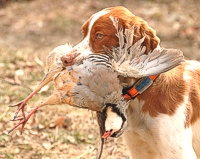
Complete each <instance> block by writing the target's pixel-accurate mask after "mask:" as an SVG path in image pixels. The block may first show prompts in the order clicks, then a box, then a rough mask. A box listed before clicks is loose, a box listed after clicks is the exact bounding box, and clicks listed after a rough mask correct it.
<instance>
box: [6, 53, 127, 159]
mask: <svg viewBox="0 0 200 159" xmlns="http://www.w3.org/2000/svg"><path fill="white" fill-rule="evenodd" d="M105 74H107V75H109V76H107V77H103V75H105ZM117 76H118V74H117V73H116V72H115V71H114V70H113V68H112V64H111V61H110V58H109V56H107V55H103V54H100V55H98V54H91V55H89V56H88V57H87V58H85V59H84V60H83V61H82V63H81V64H74V65H72V66H70V67H67V68H66V69H64V70H62V71H60V72H59V73H57V74H56V75H54V78H53V84H54V88H55V89H54V91H53V93H52V95H50V97H48V98H47V99H46V100H44V102H41V103H40V104H39V105H37V106H36V107H35V108H33V109H32V110H31V111H30V112H29V113H28V114H27V115H26V117H25V118H24V117H23V116H22V117H18V118H16V119H15V121H16V120H19V123H18V124H17V125H15V127H14V128H13V129H11V130H10V131H9V132H11V131H13V130H14V129H15V128H17V127H18V126H20V125H22V131H23V129H24V126H25V124H26V123H27V121H28V120H29V118H30V117H31V115H32V114H34V113H35V112H36V111H37V110H38V109H39V108H41V107H43V106H45V105H55V104H56V105H58V104H69V105H70V106H74V107H78V108H85V109H89V110H93V111H96V112H97V119H98V120H97V121H98V123H99V129H100V134H101V136H102V139H101V141H102V142H101V144H100V145H101V147H102V145H103V142H104V141H103V140H104V138H106V137H105V135H104V136H103V133H105V131H101V130H104V129H105V125H104V124H105V123H107V122H106V121H107V120H109V122H113V121H114V122H115V120H116V119H118V118H122V117H123V120H120V122H121V123H115V125H116V127H115V128H116V129H113V130H109V132H110V136H112V137H118V136H119V135H120V134H122V133H121V131H124V129H125V126H126V125H127V124H126V115H122V116H120V115H121V114H124V113H125V110H126V109H127V106H128V103H129V101H127V100H126V99H124V98H123V96H122V85H121V84H120V81H119V79H118V78H117ZM99 79H100V80H99ZM111 110H112V111H113V113H115V114H116V116H113V117H114V118H110V117H109V115H110V113H111ZM122 110H123V111H122ZM119 112H121V114H120V113H119ZM115 117H116V119H115ZM107 137H108V136H107ZM102 148H103V147H102ZM102 148H99V150H98V151H102ZM98 155H101V153H98ZM96 158H99V156H98V157H96Z"/></svg>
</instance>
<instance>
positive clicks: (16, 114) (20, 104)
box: [9, 91, 36, 120]
mask: <svg viewBox="0 0 200 159" xmlns="http://www.w3.org/2000/svg"><path fill="white" fill-rule="evenodd" d="M35 94H36V92H35V91H33V92H32V93H31V94H30V95H29V96H28V97H27V98H26V99H24V100H22V101H20V102H18V103H16V104H13V105H10V106H9V107H18V108H17V111H16V112H15V114H14V117H13V119H12V120H15V119H16V118H17V116H18V114H19V111H20V110H21V111H22V115H23V118H26V116H25V113H24V107H25V106H26V103H27V102H28V100H29V99H31V98H32V97H33V96H34V95H35Z"/></svg>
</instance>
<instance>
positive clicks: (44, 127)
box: [0, 0, 200, 159]
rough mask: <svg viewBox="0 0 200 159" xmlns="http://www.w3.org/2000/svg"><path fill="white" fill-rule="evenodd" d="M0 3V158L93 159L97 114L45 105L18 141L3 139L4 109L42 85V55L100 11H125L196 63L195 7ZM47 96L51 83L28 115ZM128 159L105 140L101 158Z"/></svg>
mask: <svg viewBox="0 0 200 159" xmlns="http://www.w3.org/2000/svg"><path fill="white" fill-rule="evenodd" d="M0 2H2V1H0ZM0 4H1V3H0ZM4 4H5V5H3V6H1V7H0V104H1V107H0V159H1V158H2V159H22V158H23V159H64V158H65V159H72V158H77V159H88V158H94V156H95V154H96V151H97V144H98V140H99V134H98V127H97V123H96V119H95V113H94V112H91V111H88V110H82V109H77V108H73V107H70V106H68V105H56V106H47V107H44V108H42V109H40V110H39V111H38V112H37V113H36V114H35V115H34V116H33V117H32V118H31V119H30V120H29V122H28V123H27V125H26V128H25V131H24V132H23V135H20V132H19V130H16V131H14V132H12V133H11V134H9V135H8V133H7V132H8V130H9V129H11V128H12V127H13V126H14V124H15V123H13V122H11V121H10V119H12V117H13V113H14V111H15V110H16V109H15V108H9V107H8V106H9V105H10V104H13V103H16V102H18V101H20V100H22V99H24V98H25V97H26V96H27V95H28V94H29V93H30V92H31V90H32V89H33V88H34V86H35V85H36V84H38V83H39V81H40V80H41V79H42V77H43V75H44V73H43V71H44V67H45V57H46V55H47V54H48V53H49V52H50V51H51V50H52V49H53V48H54V47H56V46H58V45H61V44H64V43H67V42H68V43H71V44H76V43H78V42H79V41H81V39H82V35H81V30H80V28H81V25H82V24H83V23H84V21H85V20H86V19H88V18H89V17H90V16H91V15H92V14H93V13H95V12H97V11H99V10H101V9H102V8H106V7H110V6H117V5H123V6H125V7H127V8H128V9H129V10H131V11H132V12H133V13H134V14H135V15H137V16H140V17H142V18H143V19H145V20H146V21H147V22H148V23H149V25H150V26H151V27H153V28H154V29H155V30H156V31H157V35H158V36H159V37H160V39H161V46H163V47H169V48H177V49H180V50H182V51H183V52H184V55H185V56H186V58H189V59H196V60H200V16H199V11H200V10H199V8H200V1H199V0H190V1H189V2H188V1H187V0H171V1H170V0H163V1H162V3H161V2H159V0H138V1H131V0H130V1H128V0H102V1H94V0H77V1H74V0H33V1H20V0H19V1H11V2H9V3H4ZM51 92H52V86H51V84H50V85H48V86H46V87H44V89H43V90H42V91H41V92H40V93H39V94H37V95H36V96H35V97H34V98H33V99H31V100H30V101H29V102H28V105H27V109H30V108H32V107H34V106H36V105H37V103H38V102H39V101H42V100H43V99H45V97H48V96H49V95H50V94H51ZM128 158H129V157H128V151H127V150H126V146H125V145H124V144H123V141H122V138H121V137H120V138H118V139H112V138H110V139H108V140H107V141H106V144H105V148H104V151H103V156H102V159H128Z"/></svg>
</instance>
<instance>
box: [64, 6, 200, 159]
mask: <svg viewBox="0 0 200 159" xmlns="http://www.w3.org/2000/svg"><path fill="white" fill-rule="evenodd" d="M111 16H112V17H115V18H117V19H118V26H119V28H120V29H123V30H124V29H125V28H127V29H128V28H131V27H132V26H134V37H133V44H134V43H135V42H137V41H138V40H139V39H141V38H143V37H145V39H144V42H143V43H142V46H143V47H145V48H146V50H145V53H146V54H148V53H149V52H151V51H152V50H154V49H157V48H159V47H160V39H159V38H158V37H157V35H156V32H155V30H154V29H152V28H151V27H150V26H149V25H148V24H147V22H146V21H144V20H143V19H142V18H140V17H137V16H135V15H133V14H132V13H131V12H130V11H129V10H128V9H126V8H124V7H122V6H116V7H110V8H106V9H103V10H101V11H99V12H97V13H95V14H93V15H92V16H91V17H90V18H89V19H88V20H86V22H85V23H84V24H83V26H82V32H83V40H82V41H81V42H80V43H79V44H77V45H76V46H74V48H73V49H72V51H71V54H72V55H74V56H75V58H74V59H77V60H79V59H81V57H83V56H86V55H87V54H89V53H90V52H94V53H97V54H106V53H107V52H106V51H105V48H107V49H112V48H113V47H118V45H119V41H118V38H117V36H116V29H115V27H114V25H113V22H112V21H111V18H110V17H111ZM77 55H79V56H77ZM72 58H73V56H72ZM62 61H63V65H64V66H67V65H68V64H69V63H70V62H72V61H73V60H72V59H69V58H68V56H63V57H62ZM105 78H106V77H105ZM119 79H120V81H121V82H122V83H123V84H124V87H131V86H132V85H133V84H134V83H135V82H136V81H137V80H138V79H137V78H128V77H122V76H120V77H119ZM127 121H128V126H127V129H126V130H125V132H124V133H123V135H122V136H123V139H124V141H125V144H126V146H127V148H128V150H129V152H130V156H131V158H132V159H200V134H199V131H200V63H199V62H197V61H190V60H184V62H182V63H181V64H180V65H178V66H177V67H175V68H173V69H171V70H169V71H167V72H165V73H161V74H160V75H159V76H158V77H157V78H156V80H154V81H153V84H152V85H151V86H150V87H149V88H148V89H147V90H145V91H144V92H143V93H142V94H140V95H138V96H137V97H136V98H135V99H134V100H131V101H130V105H129V107H128V109H127Z"/></svg>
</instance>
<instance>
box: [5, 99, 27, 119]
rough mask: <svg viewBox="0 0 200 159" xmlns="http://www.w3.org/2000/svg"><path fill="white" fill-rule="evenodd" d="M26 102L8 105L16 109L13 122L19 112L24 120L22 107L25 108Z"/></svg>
mask: <svg viewBox="0 0 200 159" xmlns="http://www.w3.org/2000/svg"><path fill="white" fill-rule="evenodd" d="M26 102H27V101H26V100H23V101H21V102H18V103H16V104H13V105H10V106H9V107H18V108H17V111H16V112H15V114H14V117H13V120H15V119H16V118H17V116H18V114H19V112H20V110H21V111H22V115H23V117H24V118H26V116H25V113H24V107H25V106H26Z"/></svg>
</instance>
